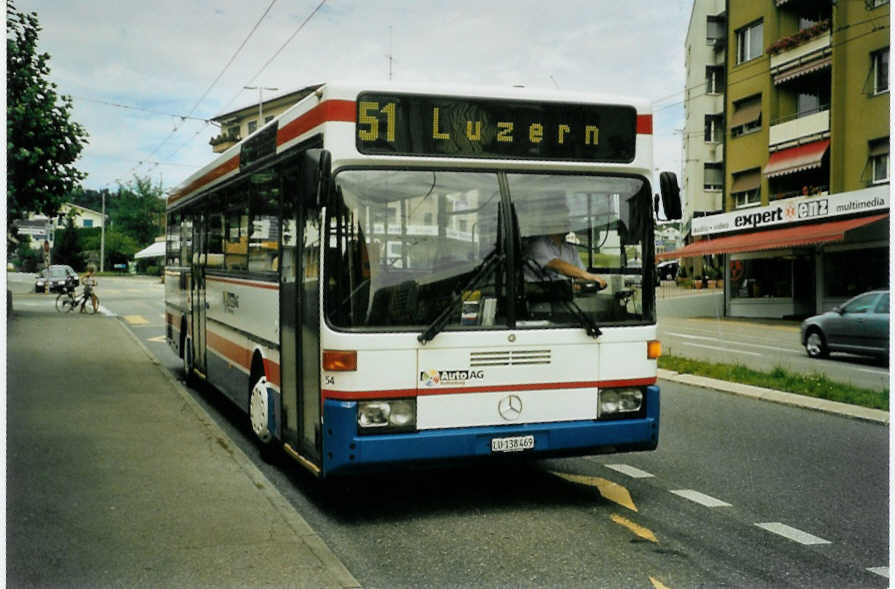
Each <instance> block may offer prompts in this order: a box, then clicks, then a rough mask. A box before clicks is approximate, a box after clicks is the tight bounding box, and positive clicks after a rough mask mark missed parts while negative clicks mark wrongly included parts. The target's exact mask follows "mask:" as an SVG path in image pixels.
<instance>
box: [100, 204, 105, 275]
mask: <svg viewBox="0 0 895 589" xmlns="http://www.w3.org/2000/svg"><path fill="white" fill-rule="evenodd" d="M100 194H102V196H103V224H102V225H100V229H99V271H100V272H102V271H103V270H104V268H105V261H106V191H105V190H102V191H101V192H100Z"/></svg>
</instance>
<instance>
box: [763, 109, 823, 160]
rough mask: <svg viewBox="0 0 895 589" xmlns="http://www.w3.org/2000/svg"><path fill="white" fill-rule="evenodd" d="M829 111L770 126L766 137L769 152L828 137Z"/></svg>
mask: <svg viewBox="0 0 895 589" xmlns="http://www.w3.org/2000/svg"><path fill="white" fill-rule="evenodd" d="M829 135H830V111H829V107H826V110H822V111H820V112H815V113H812V114H808V115H804V116H800V117H797V118H794V119H790V120H784V121H781V122H778V123H777V124H772V125H771V128H770V133H769V137H768V147H769V148H770V149H771V151H775V150H777V149H782V148H784V147H789V146H792V145H798V144H800V143H806V142H808V141H815V140H818V139H823V138H824V137H829Z"/></svg>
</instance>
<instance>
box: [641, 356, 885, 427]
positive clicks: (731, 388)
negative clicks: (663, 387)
mask: <svg viewBox="0 0 895 589" xmlns="http://www.w3.org/2000/svg"><path fill="white" fill-rule="evenodd" d="M657 376H658V378H660V379H662V380H670V381H671V382H676V383H680V384H686V385H690V386H695V387H701V388H705V389H712V390H716V391H721V392H722V393H728V394H732V395H738V396H741V397H749V398H752V399H760V400H762V401H770V402H771V403H778V404H780V405H788V406H790V407H799V408H801V409H812V410H814V411H821V412H824V413H831V414H834V415H841V416H843V417H850V418H852V419H859V420H862V421H871V422H874V423H881V424H885V425H888V424H889V412H888V411H882V410H880V409H869V408H867V407H860V406H858V405H849V404H848V403H840V402H838V401H828V400H826V399H817V398H815V397H806V396H804V395H797V394H795V393H784V392H782V391H775V390H773V389H766V388H762V387H756V386H752V385H747V384H740V383H736V382H728V381H726V380H716V379H713V378H707V377H705V376H696V375H695V374H683V373H679V372H674V371H673V370H665V369H663V368H659V369H658V370H657Z"/></svg>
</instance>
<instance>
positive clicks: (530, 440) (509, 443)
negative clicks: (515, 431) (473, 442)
mask: <svg viewBox="0 0 895 589" xmlns="http://www.w3.org/2000/svg"><path fill="white" fill-rule="evenodd" d="M534 447H535V437H534V436H516V437H512V438H493V439H492V440H491V451H492V452H522V451H523V450H532V449H533V448H534Z"/></svg>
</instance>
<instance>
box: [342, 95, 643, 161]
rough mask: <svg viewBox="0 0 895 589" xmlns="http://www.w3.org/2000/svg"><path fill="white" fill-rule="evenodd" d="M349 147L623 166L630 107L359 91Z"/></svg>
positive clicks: (630, 133)
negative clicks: (353, 143) (352, 143)
mask: <svg viewBox="0 0 895 589" xmlns="http://www.w3.org/2000/svg"><path fill="white" fill-rule="evenodd" d="M356 139H357V149H358V151H359V152H361V153H364V154H369V155H416V156H430V157H464V158H468V157H472V158H523V159H546V160H559V159H561V160H574V161H587V162H613V163H628V162H631V161H633V159H634V152H635V146H636V139H637V111H636V110H635V109H634V107H632V106H623V105H609V104H607V105H595V104H572V103H555V102H528V101H517V100H498V99H487V98H456V97H443V96H424V95H414V94H379V93H375V94H374V93H365V94H361V95H360V96H359V97H358V99H357V135H356Z"/></svg>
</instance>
